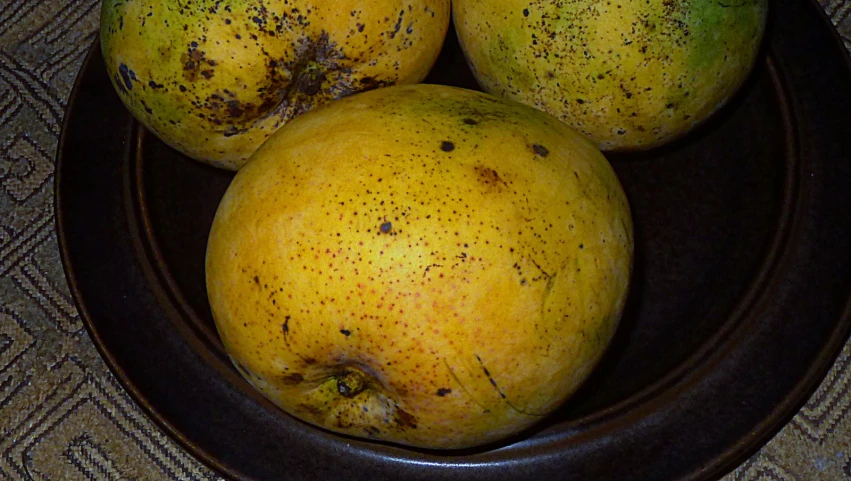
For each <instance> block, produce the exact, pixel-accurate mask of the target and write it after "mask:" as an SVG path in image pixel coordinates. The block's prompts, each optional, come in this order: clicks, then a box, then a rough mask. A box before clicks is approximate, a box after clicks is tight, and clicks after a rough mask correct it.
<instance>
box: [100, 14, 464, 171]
mask: <svg viewBox="0 0 851 481" xmlns="http://www.w3.org/2000/svg"><path fill="white" fill-rule="evenodd" d="M449 15H450V5H449V0H376V1H371V2H363V1H358V0H334V1H327V2H308V1H305V0H289V1H282V0H231V1H226V2H222V1H220V0H194V1H191V2H174V1H155V0H105V1H104V2H103V4H102V9H101V20H100V21H101V30H100V40H101V47H102V51H103V57H104V60H105V62H106V69H107V71H108V73H109V76H110V79H111V80H112V84H113V86H114V88H115V90H116V91H117V92H118V94H119V96H120V98H121V100H122V101H123V102H124V104H125V105H126V106H127V108H128V109H129V110H130V112H131V113H132V114H133V116H134V117H135V118H136V119H137V120H138V121H139V122H140V123H142V124H143V125H144V126H145V127H146V128H147V129H148V130H150V131H151V132H153V133H154V134H155V135H156V136H157V137H158V138H160V139H161V140H163V141H164V142H165V143H166V144H168V145H169V146H171V147H173V148H174V149H176V150H178V151H179V152H181V153H183V154H185V155H187V156H189V157H191V158H193V159H196V160H199V161H202V162H206V163H209V164H211V165H215V166H217V167H222V168H225V169H229V170H236V169H238V168H239V167H240V166H241V165H242V164H243V163H244V162H245V160H246V159H247V158H248V157H249V156H250V155H251V154H252V153H253V152H254V151H255V150H256V149H257V147H258V146H259V145H260V144H261V143H262V142H263V141H265V140H266V138H268V136H269V135H270V134H271V133H272V132H274V131H275V130H276V129H277V128H279V127H280V126H281V125H284V124H285V123H286V122H288V121H289V120H290V119H292V118H293V117H295V116H297V115H299V114H301V113H304V112H306V111H308V110H310V109H311V108H313V107H315V106H317V105H323V104H325V103H328V102H331V101H333V100H336V99H339V98H342V97H344V96H347V95H351V94H353V93H356V92H361V91H366V90H371V89H375V88H380V87H384V86H387V85H394V84H410V83H416V82H420V81H422V80H423V79H424V78H425V77H426V75H427V74H428V72H429V70H430V69H431V66H432V65H433V64H434V62H435V60H436V59H437V56H438V54H439V53H440V50H441V47H442V45H443V39H444V37H445V35H446V31H447V30H448V28H449Z"/></svg>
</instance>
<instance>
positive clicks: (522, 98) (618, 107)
mask: <svg viewBox="0 0 851 481" xmlns="http://www.w3.org/2000/svg"><path fill="white" fill-rule="evenodd" d="M452 8H453V20H454V25H455V30H456V32H457V35H458V38H459V41H460V44H461V47H462V50H463V51H464V54H465V56H466V58H467V61H468V64H469V65H470V68H471V70H472V71H473V74H474V76H475V77H476V79H477V80H478V82H479V84H480V85H481V86H482V87H483V88H484V89H485V90H486V91H488V92H490V93H492V94H494V95H497V96H500V97H504V98H508V99H512V100H516V101H519V102H523V103H525V104H527V105H531V106H534V107H536V108H538V109H541V110H544V111H546V112H549V113H551V114H552V115H555V116H556V117H558V118H560V119H561V120H563V121H564V122H566V123H567V124H569V125H570V126H572V127H573V128H575V129H576V130H578V131H580V132H581V133H582V134H584V135H585V136H586V137H587V138H589V139H590V140H591V141H592V142H594V143H595V144H596V145H597V146H598V147H599V148H600V149H602V150H604V151H630V150H646V149H651V148H654V147H658V146H661V145H664V144H667V143H670V142H671V141H673V140H675V139H678V138H680V137H682V136H683V135H685V134H686V133H688V132H690V131H692V130H693V129H695V128H696V127H697V126H698V125H700V124H701V123H703V122H704V121H705V120H706V119H708V118H709V117H710V116H711V115H712V114H713V113H715V112H716V111H717V110H718V109H719V108H721V107H722V106H723V105H725V104H726V103H727V102H728V101H729V100H730V98H731V97H732V96H733V95H734V94H735V93H736V92H737V91H738V90H739V89H740V87H741V86H742V85H743V83H744V82H745V80H746V79H747V77H748V75H749V73H750V71H751V70H752V68H753V66H754V63H755V61H756V58H757V55H758V53H759V51H760V45H761V41H762V37H763V34H764V31H765V24H766V18H767V12H768V0H733V1H724V2H721V1H716V0H618V1H607V2H600V1H596V0H574V1H570V2H557V1H554V0H454V1H453V2H452Z"/></svg>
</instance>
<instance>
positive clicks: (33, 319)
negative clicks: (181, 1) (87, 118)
mask: <svg viewBox="0 0 851 481" xmlns="http://www.w3.org/2000/svg"><path fill="white" fill-rule="evenodd" d="M821 4H822V6H823V7H824V9H825V11H826V12H827V14H828V15H829V16H830V18H831V19H832V21H833V22H834V24H835V25H836V27H837V29H838V30H839V32H840V34H841V35H842V38H843V39H844V41H845V45H846V47H848V48H849V49H851V0H821ZM99 10H100V4H99V2H98V1H96V0H62V1H60V0H2V1H0V479H36V480H43V479H49V480H119V479H121V480H125V479H127V480H129V479H133V480H149V479H150V480H200V479H210V480H214V479H219V478H218V476H217V475H216V474H215V473H213V472H211V471H210V470H209V469H208V468H206V467H204V466H203V465H202V464H201V463H200V462H198V461H197V460H195V459H194V458H193V457H192V456H191V455H190V454H188V453H187V452H185V451H184V450H183V449H182V448H181V447H179V446H178V445H177V444H176V443H175V442H173V441H172V440H171V439H170V438H168V437H167V436H166V435H165V434H164V433H163V432H161V431H160V430H159V429H158V428H157V427H156V426H155V425H154V424H153V422H151V421H150V420H149V419H148V418H146V417H145V415H144V414H143V413H142V411H141V410H140V409H139V408H138V407H137V406H136V405H135V404H134V403H133V401H132V400H131V399H130V398H129V397H128V395H127V394H126V393H125V392H124V391H123V390H122V388H121V387H120V385H119V384H118V383H117V382H116V380H115V379H114V378H113V377H112V375H111V373H110V372H109V371H108V369H107V368H106V366H105V364H104V362H103V361H102V360H101V358H100V357H99V355H98V353H97V351H96V350H95V348H94V345H93V344H92V341H91V340H90V338H89V336H88V335H87V333H86V330H85V329H84V327H83V324H82V321H81V319H80V316H79V314H78V313H77V311H76V309H75V308H74V304H73V301H72V299H71V296H70V294H69V291H68V287H67V285H66V283H65V278H64V274H63V272H62V266H61V264H60V259H59V249H58V245H57V238H56V233H55V231H54V216H53V178H54V174H53V170H54V162H55V156H56V148H57V142H58V138H59V133H60V126H61V124H62V116H63V112H64V108H65V105H66V102H67V100H68V95H69V93H70V91H71V87H72V85H73V82H74V78H75V76H76V74H77V71H78V70H79V68H80V65H81V63H82V61H83V58H84V56H85V54H86V51H87V49H88V48H89V46H90V45H91V44H92V42H93V41H94V40H95V39H96V37H97V29H98V18H99ZM848 87H849V88H851V85H849V86H848ZM849 115H851V113H849ZM849 411H851V343H849V344H848V345H846V346H845V348H844V350H843V351H842V354H841V355H840V357H839V358H838V360H837V361H836V363H835V365H834V366H833V368H832V370H831V371H830V373H829V375H828V376H827V378H826V379H825V380H824V382H823V383H822V384H821V386H820V387H819V389H818V391H817V392H816V393H815V394H814V395H813V396H812V398H811V399H810V400H809V402H808V403H807V404H806V405H805V406H804V407H803V409H801V411H800V412H799V413H798V414H797V415H796V416H795V418H794V419H793V420H792V421H791V422H790V423H789V424H788V425H786V427H785V428H783V430H782V431H780V432H779V433H778V434H777V435H776V436H775V437H774V438H773V439H772V440H771V441H770V442H769V443H768V444H767V445H766V446H765V447H764V448H763V449H762V450H760V451H759V452H758V453H757V454H755V455H754V456H752V457H751V458H750V459H748V460H747V461H746V462H745V463H743V464H742V465H741V466H739V467H738V468H737V469H736V470H735V471H733V472H732V473H729V474H728V475H727V476H726V477H725V478H724V481H732V480H736V481H744V480H762V479H766V480H767V479H770V480H798V481H809V480H817V479H818V480H821V479H825V480H839V479H851V413H849Z"/></svg>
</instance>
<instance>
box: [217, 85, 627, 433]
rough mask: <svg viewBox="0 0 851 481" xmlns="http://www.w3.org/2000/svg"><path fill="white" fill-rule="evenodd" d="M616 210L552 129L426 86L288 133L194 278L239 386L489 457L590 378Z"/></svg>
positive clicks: (529, 115) (584, 151) (620, 273)
mask: <svg viewBox="0 0 851 481" xmlns="http://www.w3.org/2000/svg"><path fill="white" fill-rule="evenodd" d="M632 257H633V225H632V219H631V215H630V210H629V205H628V202H627V199H626V197H625V194H624V192H623V190H622V188H621V185H620V183H619V181H618V178H617V177H616V175H615V173H614V171H613V170H612V168H611V166H610V165H609V163H608V162H607V161H606V159H605V158H604V157H603V155H602V154H601V153H600V151H599V150H598V149H597V148H596V147H594V146H593V145H592V144H591V143H590V142H588V141H587V140H585V139H584V138H582V136H580V135H579V134H577V133H576V132H575V131H573V130H572V129H570V128H569V127H567V126H566V125H565V124H564V123H562V122H560V121H559V120H557V119H555V118H554V117H551V116H549V115H547V114H545V113H543V112H540V111H538V110H535V109H533V108H530V107H527V106H524V105H521V104H519V103H515V102H507V101H504V100H499V99H497V98H495V97H492V96H490V95H487V94H484V93H481V92H473V91H470V90H464V89H458V88H454V87H447V86H438V85H424V84H420V85H414V86H396V87H389V88H385V89H380V90H376V91H372V92H368V93H363V94H357V95H353V96H351V97H347V98H345V99H342V100H339V101H336V102H333V103H332V104H329V105H327V106H325V107H322V108H319V109H315V110H312V111H310V112H308V113H306V114H304V115H302V116H300V117H298V118H296V119H294V120H293V121H291V122H290V123H288V124H287V125H286V126H284V127H283V128H281V129H280V130H279V131H278V132H276V133H275V134H273V135H272V136H271V137H270V138H269V140H268V141H267V142H266V143H265V144H264V145H263V146H262V147H261V148H260V149H259V150H258V151H257V152H256V153H255V155H254V156H252V158H251V159H250V160H249V161H248V163H247V164H246V165H245V166H244V167H243V168H242V169H241V170H240V171H239V172H238V173H237V175H236V177H235V178H234V180H233V183H232V184H231V185H230V186H229V188H228V190H227V191H226V193H225V195H224V197H223V199H222V201H221V204H220V205H219V208H218V211H217V213H216V216H215V219H214V222H213V226H212V229H211V232H210V237H209V244H208V250H207V258H206V281H207V289H208V294H209V300H210V305H211V309H212V313H213V317H214V319H215V322H216V326H217V329H218V332H219V334H220V336H221V339H222V341H223V344H224V346H225V348H226V350H227V352H228V353H229V354H230V356H231V359H232V360H233V362H234V364H235V365H236V366H237V368H238V370H239V371H240V372H241V373H242V374H243V376H245V378H246V379H247V380H248V381H249V382H251V383H252V384H253V385H254V386H255V387H256V388H257V389H259V390H260V391H261V392H262V393H263V394H264V395H265V396H266V397H267V398H268V399H270V400H271V401H273V402H274V403H275V404H277V405H278V406H280V407H281V408H282V409H283V410H284V411H286V412H288V413H290V414H292V415H294V416H296V417H298V418H300V419H302V420H305V421H307V422H309V423H312V424H314V425H316V426H321V427H324V428H327V429H329V430H331V431H335V432H339V433H344V434H349V435H353V436H359V437H366V438H370V439H375V440H383V441H389V442H393V443H399V444H403V445H411V446H417V447H423V448H435V449H451V448H465V447H471V446H478V445H482V444H486V443H490V442H495V441H498V440H501V439H503V438H505V437H506V436H509V435H512V434H514V433H518V432H520V431H522V430H523V429H525V428H527V427H529V426H531V425H533V424H535V423H537V422H539V421H540V420H542V419H543V418H544V417H545V416H546V415H547V414H549V413H551V412H552V411H553V410H555V409H556V408H557V407H558V406H559V405H561V404H562V403H563V402H564V401H565V399H567V398H568V396H569V395H570V394H572V393H573V392H574V391H575V390H576V389H577V387H578V386H579V385H580V384H581V383H582V382H583V380H585V379H586V378H587V376H588V375H589V374H590V373H591V371H592V369H593V368H594V366H595V365H596V364H597V363H598V361H599V359H600V357H601V356H602V354H603V352H604V350H605V349H606V347H607V345H608V344H609V342H610V340H611V338H612V336H613V333H614V332H615V329H616V327H617V325H618V323H619V320H620V318H621V315H622V312H623V308H624V303H625V299H626V296H627V291H628V284H629V278H630V273H631V269H632Z"/></svg>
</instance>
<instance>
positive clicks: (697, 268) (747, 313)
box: [56, 0, 851, 481]
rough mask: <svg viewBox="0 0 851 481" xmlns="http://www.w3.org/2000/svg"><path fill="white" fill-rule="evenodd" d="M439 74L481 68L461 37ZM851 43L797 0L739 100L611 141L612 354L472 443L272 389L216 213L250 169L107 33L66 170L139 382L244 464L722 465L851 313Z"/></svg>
mask: <svg viewBox="0 0 851 481" xmlns="http://www.w3.org/2000/svg"><path fill="white" fill-rule="evenodd" d="M429 81H430V82H439V83H447V84H453V85H461V86H467V87H473V88H475V82H474V81H473V79H472V77H471V75H470V73H469V71H468V70H467V67H466V64H465V63H464V60H463V57H462V55H461V54H460V51H459V49H458V45H457V42H455V40H454V36H453V35H452V34H450V37H449V38H448V40H447V42H446V45H445V48H444V51H443V55H442V56H441V58H440V60H439V61H438V64H437V65H436V66H435V69H434V71H433V74H432V76H431V77H430V79H429ZM849 121H851V63H849V60H848V56H847V52H846V51H845V49H844V47H843V46H842V44H841V42H840V41H839V39H838V36H837V35H836V33H835V32H834V31H833V29H832V27H831V26H830V25H829V23H828V21H827V19H826V18H825V17H824V14H823V12H822V10H821V9H820V7H819V6H818V5H817V4H815V3H814V2H807V1H802V0H798V1H793V0H788V1H782V2H780V1H778V2H775V3H773V4H772V5H771V21H770V25H769V30H768V32H767V38H766V44H765V49H764V53H763V55H762V56H761V58H760V60H759V62H758V65H757V66H756V68H755V71H754V72H753V75H752V76H751V78H750V80H749V81H748V83H747V84H746V85H745V86H744V87H743V89H742V91H741V92H740V93H739V95H737V96H736V97H735V98H734V99H733V101H732V102H731V103H730V104H729V105H728V106H727V107H726V108H724V109H723V110H722V111H721V112H720V113H719V114H717V115H716V116H714V117H713V118H712V119H711V120H710V121H709V122H708V123H707V124H705V125H703V126H702V127H701V128H699V129H698V130H697V131H695V132H694V133H692V134H691V135H689V136H688V137H686V138H684V139H682V140H680V141H678V142H676V143H674V144H672V145H669V146H667V147H665V148H662V149H657V150H654V151H651V152H646V153H641V154H631V155H611V156H609V158H610V160H611V161H612V164H613V165H614V167H615V169H616V171H617V173H618V175H619V176H620V179H621V182H622V183H623V186H624V188H625V190H626V192H627V195H628V197H629V200H630V202H631V205H632V209H633V214H634V219H635V227H636V235H635V238H636V263H635V274H634V284H633V288H632V290H631V293H630V299H629V304H628V309H627V312H626V314H625V316H624V319H623V322H622V324H621V327H620V329H619V331H618V333H617V337H616V339H615V342H614V344H613V346H612V348H611V349H610V350H609V352H608V354H607V357H606V358H605V359H604V362H603V363H602V364H601V365H600V366H599V368H598V369H597V370H596V372H595V374H594V376H593V377H592V379H590V380H589V382H588V383H586V384H585V385H584V386H583V388H582V390H581V391H580V392H579V393H577V395H576V396H574V397H573V398H572V399H571V400H570V401H569V402H568V403H567V404H566V405H565V406H564V407H563V408H562V409H560V410H559V411H558V412H557V413H556V414H555V415H553V416H551V417H549V418H547V419H546V420H545V421H544V422H542V423H541V424H540V425H539V426H536V427H535V428H534V429H533V430H531V431H529V432H526V433H523V434H522V435H520V436H517V437H515V438H513V439H510V440H506V441H505V442H503V443H499V444H496V445H492V446H486V447H484V448H480V449H475V450H468V451H463V452H457V451H456V452H430V451H422V450H412V449H405V448H401V447H396V446H391V445H387V444H380V443H371V442H368V441H363V440H359V439H354V438H347V437H343V436H338V435H335V434H332V433H329V432H325V431H323V430H320V429H317V428H314V427H311V426H308V425H306V424H304V423H302V422H300V421H298V420H296V419H294V418H292V417H290V416H288V415H286V414H283V413H282V412H280V411H279V410H277V409H276V408H274V407H273V406H272V405H271V404H270V403H269V402H267V401H265V400H264V399H263V398H261V397H260V396H259V395H257V394H256V393H255V392H254V391H253V390H252V389H251V388H250V387H249V386H248V384H247V383H246V382H244V381H243V380H242V379H241V378H240V377H239V375H238V374H237V373H236V371H235V370H234V369H233V368H232V366H231V365H230V363H229V361H228V360H227V358H226V356H225V354H224V351H223V349H222V345H221V343H220V341H219V339H218V337H217V335H216V332H215V329H214V326H213V323H212V320H211V315H210V312H209V308H208V306H207V299H206V292H205V287H204V275H203V268H204V263H203V262H204V251H205V246H206V240H207V232H208V229H209V226H210V223H211V221H212V218H213V215H214V213H215V209H216V206H217V203H218V200H219V199H220V197H221V196H222V194H223V193H224V191H225V189H226V188H227V185H228V183H229V181H230V179H231V178H232V174H230V173H227V172H224V171H220V170H216V169H213V168H210V167H206V166H204V165H201V164H199V163H197V162H194V161H191V160H189V159H187V158H185V157H183V156H181V155H179V154H177V153H176V152H175V151H173V150H172V149H170V148H168V147H167V146H165V145H164V144H163V143H161V142H160V141H159V140H157V139H156V138H155V137H153V136H152V135H150V134H149V133H148V132H146V131H145V130H144V129H143V128H141V127H140V126H139V124H137V123H136V122H135V121H134V120H133V118H132V117H131V116H130V114H129V113H128V111H127V110H126V109H125V108H124V106H123V105H122V104H121V102H120V101H119V99H118V97H117V96H116V95H115V93H114V91H113V89H112V86H111V85H110V83H109V79H108V78H107V75H106V72H105V69H104V65H103V62H102V58H101V54H100V49H99V47H98V45H94V46H93V47H92V50H91V51H90V52H89V55H88V58H87V59H86V62H85V65H84V66H83V69H82V71H81V72H80V75H79V78H78V80H77V83H76V86H75V88H74V91H73V94H72V96H71V99H70V101H69V104H68V110H67V113H66V117H65V123H64V126H63V131H62V138H61V145H60V149H59V154H58V160H57V163H58V166H57V173H56V217H57V230H58V233H59V240H60V244H61V250H62V260H63V263H64V266H65V270H66V273H67V278H68V282H69V284H70V286H71V290H72V292H73V295H74V298H75V300H76V302H77V305H78V307H79V310H80V312H81V314H82V317H83V319H84V322H85V324H86V326H87V328H88V330H89V333H90V335H91V337H92V339H93V341H94V343H95V345H96V346H97V348H98V349H99V351H100V352H101V354H102V355H103V357H104V359H105V360H106V362H107V363H108V365H109V366H110V368H111V369H112V370H113V372H114V373H115V375H116V376H117V378H118V379H119V380H120V381H121V383H122V384H123V385H124V387H125V388H126V389H127V390H128V391H129V392H130V394H131V395H132V397H133V398H134V399H135V400H136V402H137V403H138V404H139V405H140V406H141V407H142V408H143V409H144V410H145V411H146V412H147V413H148V414H149V415H150V416H151V417H152V418H153V419H154V420H155V421H156V422H157V423H159V425H160V426H162V427H163V429H165V431H166V432H168V433H169V434H170V435H172V436H173V437H174V438H175V439H177V440H178V441H179V442H180V443H182V444H183V446H185V447H186V449H188V450H189V451H190V452H191V453H193V454H194V455H195V456H197V457H198V458H199V459H201V460H202V461H204V462H205V463H207V464H208V465H210V466H212V467H213V468H215V469H217V470H218V471H219V472H220V473H222V475H224V476H226V477H228V478H230V479H235V480H272V479H290V478H292V479H331V478H333V479H384V478H389V479H453V480H455V479H465V480H466V479H471V480H472V479H475V480H479V479H481V480H498V479H582V480H585V481H593V480H627V479H628V480H652V481H661V480H675V479H677V480H686V479H687V480H705V479H712V478H717V477H719V476H721V475H722V474H723V473H725V472H727V471H729V470H730V469H732V468H733V467H735V466H736V465H737V464H738V463H740V462H741V461H742V460H743V459H744V458H745V457H746V456H748V455H749V454H751V453H753V452H754V451H755V450H757V449H758V448H759V447H760V446H761V445H762V444H763V443H764V442H766V441H767V440H768V439H769V438H770V437H771V436H772V435H773V434H774V433H775V432H776V431H777V430H778V429H779V428H780V427H782V425H783V424H785V423H786V422H787V421H788V420H789V419H790V418H791V417H792V416H793V415H794V413H795V412H796V411H797V409H798V408H799V407H800V406H801V405H802V404H803V403H804V402H805V401H806V399H807V398H808V396H809V395H810V394H812V392H813V391H814V390H815V388H816V387H817V385H818V383H819V382H820V381H821V379H822V378H823V377H824V375H825V373H826V372H827V370H828V369H829V367H830V366H831V364H832V362H833V361H834V359H835V358H836V356H837V354H838V352H839V350H840V348H841V347H842V346H843V343H844V342H845V341H846V338H847V335H848V332H849V325H851V307H849V291H851V245H849V239H851V211H849V208H851V122H849Z"/></svg>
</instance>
